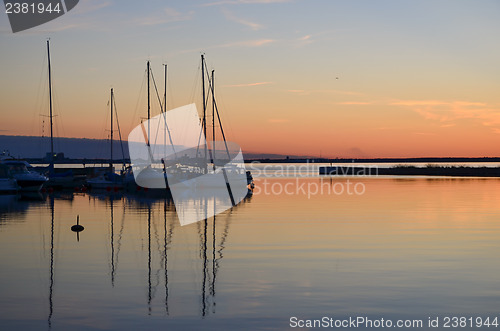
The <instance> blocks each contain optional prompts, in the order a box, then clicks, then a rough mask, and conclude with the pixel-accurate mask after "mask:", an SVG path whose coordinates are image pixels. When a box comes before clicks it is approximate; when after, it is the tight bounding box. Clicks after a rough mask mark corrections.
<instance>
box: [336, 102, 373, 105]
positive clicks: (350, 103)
mask: <svg viewBox="0 0 500 331" xmlns="http://www.w3.org/2000/svg"><path fill="white" fill-rule="evenodd" d="M337 104H338V105H371V104H373V102H364V101H344V102H337Z"/></svg>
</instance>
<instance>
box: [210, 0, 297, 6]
mask: <svg viewBox="0 0 500 331" xmlns="http://www.w3.org/2000/svg"><path fill="white" fill-rule="evenodd" d="M291 1H292V0H220V1H214V2H209V3H205V4H202V5H201V6H202V7H208V6H221V5H245V4H270V3H282V2H291Z"/></svg>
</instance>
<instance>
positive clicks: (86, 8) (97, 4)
mask: <svg viewBox="0 0 500 331" xmlns="http://www.w3.org/2000/svg"><path fill="white" fill-rule="evenodd" d="M110 5H111V1H102V0H86V1H80V2H79V3H78V6H76V7H75V8H74V9H73V10H72V13H73V14H78V15H81V14H87V13H92V12H95V11H97V10H99V9H102V8H104V7H108V6H110Z"/></svg>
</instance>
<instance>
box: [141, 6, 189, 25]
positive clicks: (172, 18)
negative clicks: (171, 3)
mask: <svg viewBox="0 0 500 331" xmlns="http://www.w3.org/2000/svg"><path fill="white" fill-rule="evenodd" d="M193 14H194V12H193V11H190V12H188V13H181V12H179V11H177V10H176V9H174V8H171V7H165V8H163V10H162V11H160V12H159V13H156V14H154V15H152V16H148V17H139V18H137V19H136V20H135V22H136V23H137V24H138V25H160V24H166V23H172V22H181V21H189V20H191V19H192V18H193Z"/></svg>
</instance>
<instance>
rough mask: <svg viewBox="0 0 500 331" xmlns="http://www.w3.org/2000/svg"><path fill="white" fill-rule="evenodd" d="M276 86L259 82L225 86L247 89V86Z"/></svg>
mask: <svg viewBox="0 0 500 331" xmlns="http://www.w3.org/2000/svg"><path fill="white" fill-rule="evenodd" d="M269 84H274V82H258V83H249V84H234V85H224V87H247V86H259V85H269Z"/></svg>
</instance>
